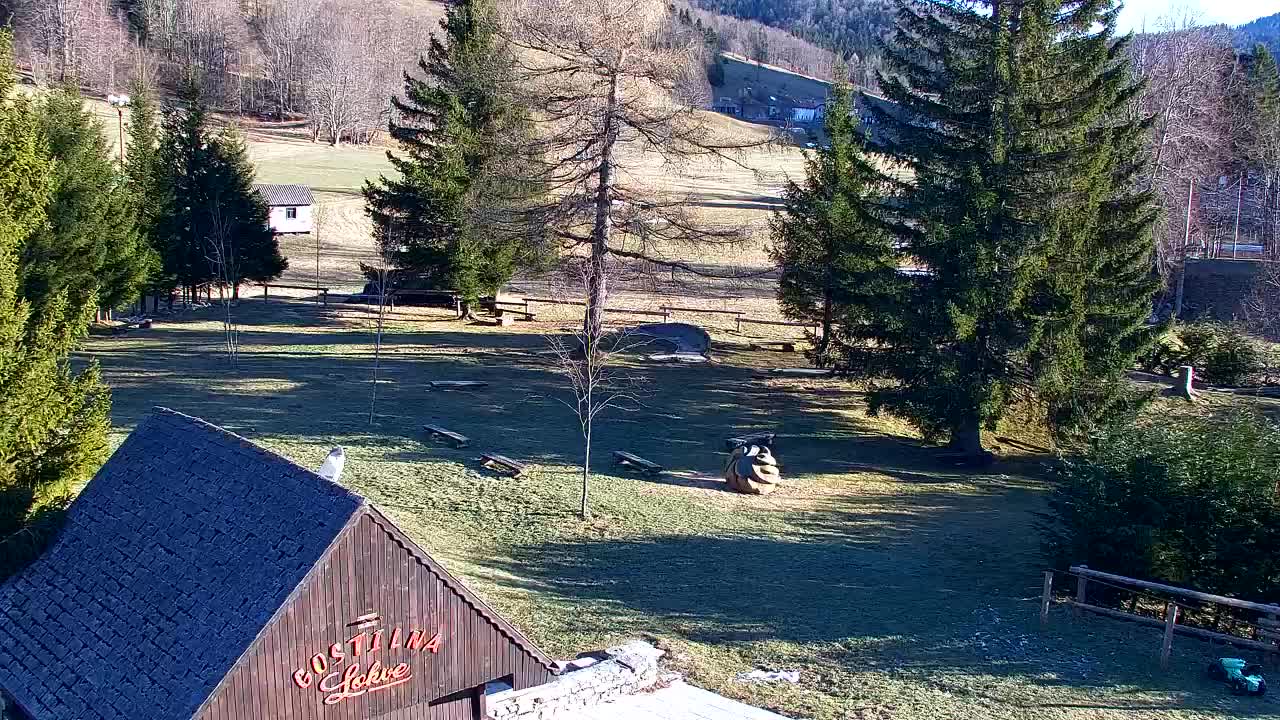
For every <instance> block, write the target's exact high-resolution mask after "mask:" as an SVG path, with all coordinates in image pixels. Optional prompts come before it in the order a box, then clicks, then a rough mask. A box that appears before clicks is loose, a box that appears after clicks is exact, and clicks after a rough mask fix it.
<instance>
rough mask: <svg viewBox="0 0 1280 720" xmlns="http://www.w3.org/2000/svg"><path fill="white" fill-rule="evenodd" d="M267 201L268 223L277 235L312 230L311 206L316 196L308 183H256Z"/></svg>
mask: <svg viewBox="0 0 1280 720" xmlns="http://www.w3.org/2000/svg"><path fill="white" fill-rule="evenodd" d="M253 189H254V190H256V191H258V194H259V195H261V196H262V198H263V199H264V200H266V201H267V209H268V211H269V213H270V214H269V216H268V220H267V223H268V225H270V227H271V229H272V231H274V232H275V233H276V234H277V235H283V234H287V233H309V232H311V231H312V227H313V226H312V219H311V206H312V205H314V204H315V198H313V197H312V195H311V188H309V187H307V186H306V185H254V186H253Z"/></svg>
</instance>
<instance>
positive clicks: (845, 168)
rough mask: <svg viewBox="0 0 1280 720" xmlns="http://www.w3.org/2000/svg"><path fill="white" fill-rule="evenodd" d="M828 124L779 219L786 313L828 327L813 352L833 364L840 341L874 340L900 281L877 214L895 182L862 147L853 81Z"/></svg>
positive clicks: (833, 102) (834, 99)
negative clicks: (871, 332) (869, 333)
mask: <svg viewBox="0 0 1280 720" xmlns="http://www.w3.org/2000/svg"><path fill="white" fill-rule="evenodd" d="M844 74H845V73H844V72H843V71H842V70H839V69H838V70H837V71H836V73H835V75H836V77H843V76H844ZM825 128H826V135H827V138H828V143H829V144H828V145H826V146H824V147H823V148H822V149H820V150H818V151H816V152H815V153H813V154H812V155H810V156H809V157H808V158H807V159H806V161H805V176H806V179H805V183H804V184H803V185H799V184H797V183H794V182H792V183H789V184H788V185H787V187H786V189H785V190H784V195H785V198H786V206H785V208H784V209H783V210H781V211H779V212H778V213H777V215H775V217H774V219H773V223H772V231H773V249H772V255H773V260H774V262H775V263H776V264H777V265H778V267H779V268H780V269H781V270H782V277H781V278H780V280H779V282H778V303H779V305H780V306H781V307H782V312H783V314H784V315H786V316H787V317H789V318H792V319H793V320H801V321H807V322H813V323H815V324H818V325H819V326H821V328H822V335H821V337H820V338H818V342H817V344H816V346H815V348H814V351H813V353H812V357H811V359H812V360H813V361H814V363H815V364H816V365H818V366H819V367H823V366H826V365H829V364H830V363H831V361H832V359H833V358H832V355H833V344H834V343H855V342H861V341H863V340H866V339H867V337H866V329H867V328H874V327H876V323H875V322H873V320H872V318H873V317H875V316H878V315H879V314H880V313H881V312H883V310H884V309H885V308H886V307H887V306H886V304H885V303H884V301H883V299H884V298H885V297H892V296H894V295H896V294H897V292H899V285H900V284H901V283H900V281H899V280H898V274H897V270H896V266H897V264H896V259H895V256H894V250H893V245H892V240H891V236H890V234H889V233H888V231H887V230H886V228H885V226H884V223H883V221H882V220H881V219H880V218H879V217H878V215H879V211H878V208H877V203H878V202H879V200H880V199H881V197H882V196H883V195H885V193H886V191H887V190H888V187H887V185H886V183H885V182H884V181H883V179H882V178H881V175H880V172H879V171H878V170H877V169H876V167H875V166H874V165H873V164H872V161H871V159H870V157H869V156H868V155H867V154H866V153H865V152H864V150H863V147H862V146H863V143H864V137H863V136H862V135H861V134H860V133H859V131H858V123H857V120H856V116H855V115H854V108H853V92H852V89H851V88H850V87H849V85H848V84H847V83H844V82H838V83H837V84H836V85H835V86H834V87H833V88H832V94H831V99H830V101H829V102H828V104H827V114H826V120H825ZM837 330H838V331H839V333H838V334H839V336H840V337H839V338H837V337H836V335H837Z"/></svg>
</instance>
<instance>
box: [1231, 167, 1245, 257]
mask: <svg viewBox="0 0 1280 720" xmlns="http://www.w3.org/2000/svg"><path fill="white" fill-rule="evenodd" d="M1243 203H1244V172H1241V173H1240V190H1239V192H1237V193H1236V236H1235V239H1234V240H1232V241H1231V259H1232V260H1234V259H1235V258H1236V248H1238V247H1240V207H1241V205H1242V204H1243Z"/></svg>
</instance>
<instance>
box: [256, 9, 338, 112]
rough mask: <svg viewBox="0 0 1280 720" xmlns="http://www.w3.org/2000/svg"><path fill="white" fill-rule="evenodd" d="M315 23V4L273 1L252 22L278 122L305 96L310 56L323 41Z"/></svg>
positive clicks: (318, 49)
mask: <svg viewBox="0 0 1280 720" xmlns="http://www.w3.org/2000/svg"><path fill="white" fill-rule="evenodd" d="M315 22H316V3H314V2H310V1H309V0H276V2H274V3H272V4H270V5H265V6H263V7H262V8H261V14H260V15H258V16H257V17H256V18H254V20H253V23H252V26H253V29H254V31H255V32H256V34H257V37H258V43H259V46H260V47H261V48H262V57H263V65H264V69H265V70H266V76H267V83H268V85H269V86H270V87H271V92H272V95H273V96H274V99H275V106H276V108H275V109H276V115H277V116H278V117H279V118H281V119H283V118H284V117H285V115H286V113H288V112H290V111H292V110H294V109H295V106H296V104H297V103H300V102H301V101H302V98H303V97H305V94H306V93H305V89H306V82H307V79H308V78H307V69H308V65H309V57H311V56H312V55H314V54H315V53H317V52H319V51H320V50H321V48H319V47H317V44H318V43H320V42H322V41H323V40H322V38H321V37H320V34H319V33H318V32H317V31H316V29H315Z"/></svg>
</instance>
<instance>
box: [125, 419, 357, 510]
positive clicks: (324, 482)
mask: <svg viewBox="0 0 1280 720" xmlns="http://www.w3.org/2000/svg"><path fill="white" fill-rule="evenodd" d="M161 418H167V419H169V420H171V421H176V422H179V423H183V424H186V425H192V426H194V427H197V428H199V429H201V430H203V431H206V432H208V433H210V434H211V435H218V436H222V437H225V438H227V439H230V440H232V441H233V442H234V443H235V445H236V446H238V447H239V448H240V449H241V450H245V451H247V452H248V453H250V454H252V455H258V456H261V457H262V458H265V459H267V460H271V461H275V462H282V463H284V464H286V465H289V466H292V467H294V468H296V469H298V470H301V471H302V472H303V473H305V474H306V475H307V476H309V477H308V478H307V479H308V480H314V481H316V482H317V484H318V485H319V486H320V488H324V489H326V490H329V491H336V494H339V495H346V496H348V497H350V498H352V499H354V500H356V501H358V502H359V503H360V504H362V505H367V504H369V499H368V498H366V497H365V496H363V495H361V494H360V493H358V492H356V491H354V490H352V489H350V488H348V487H346V486H344V485H341V484H339V483H337V482H334V481H333V480H330V479H329V478H327V477H325V476H323V475H320V474H319V473H317V472H316V471H314V470H311V469H310V468H307V467H304V466H302V465H300V464H298V463H296V462H294V461H293V460H290V459H289V458H287V457H285V456H284V455H281V454H280V453H278V452H275V451H273V450H269V449H267V448H265V447H263V446H261V445H259V444H257V443H255V442H254V441H252V440H250V439H248V438H246V437H244V436H243V435H238V434H236V433H234V432H231V431H230V430H228V429H226V428H224V427H221V426H218V425H214V424H213V423H211V422H209V421H207V420H202V419H200V418H198V417H195V416H193V415H187V414H186V413H182V412H178V411H177V410H174V409H172V408H167V407H164V406H162V405H156V406H154V407H152V408H151V414H150V415H149V416H148V417H147V418H146V419H145V420H143V422H142V423H140V424H139V426H138V427H139V428H141V427H142V425H145V424H146V423H147V422H149V421H151V420H158V419H161Z"/></svg>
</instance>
